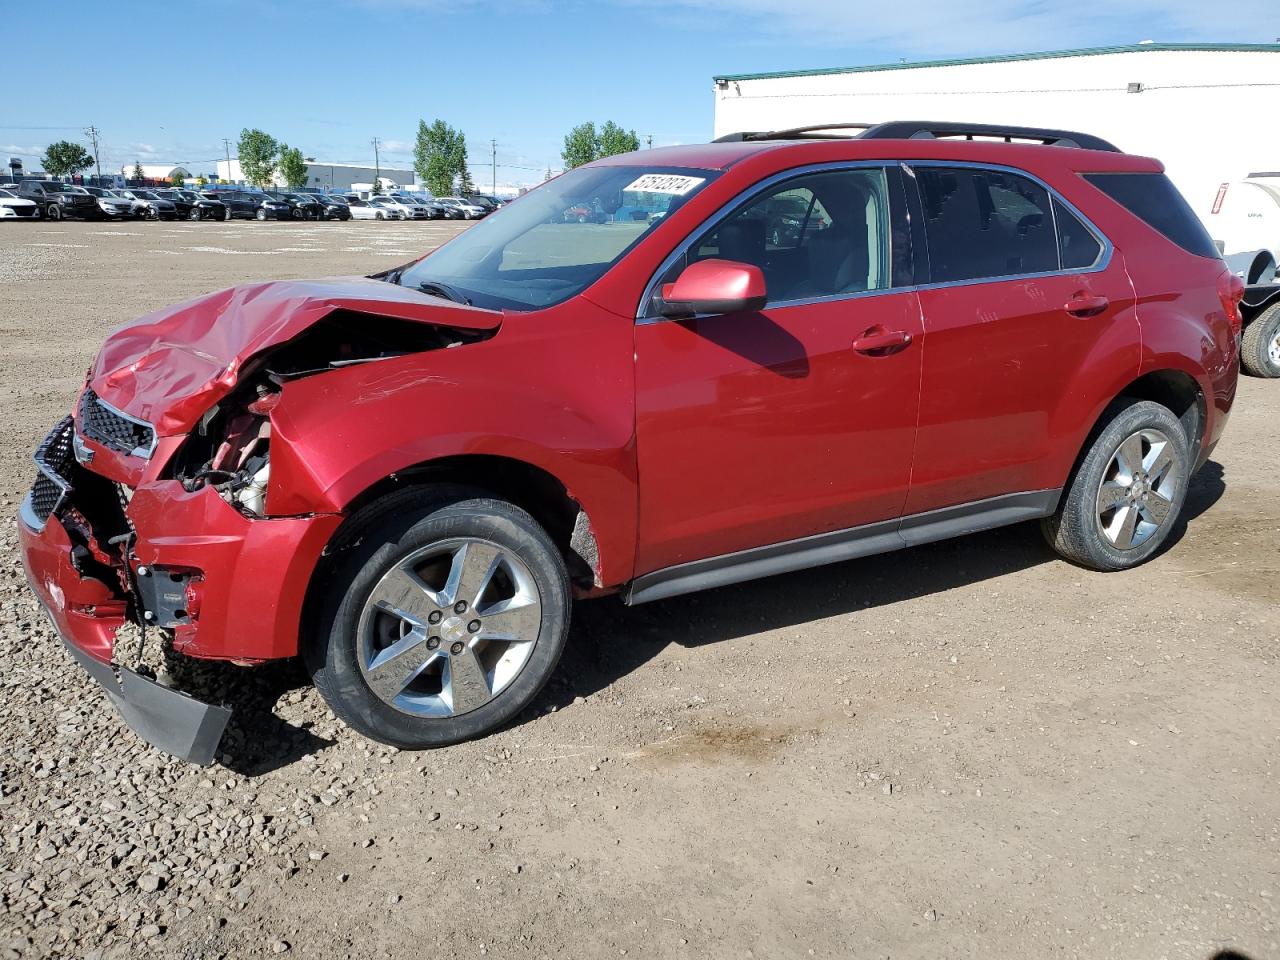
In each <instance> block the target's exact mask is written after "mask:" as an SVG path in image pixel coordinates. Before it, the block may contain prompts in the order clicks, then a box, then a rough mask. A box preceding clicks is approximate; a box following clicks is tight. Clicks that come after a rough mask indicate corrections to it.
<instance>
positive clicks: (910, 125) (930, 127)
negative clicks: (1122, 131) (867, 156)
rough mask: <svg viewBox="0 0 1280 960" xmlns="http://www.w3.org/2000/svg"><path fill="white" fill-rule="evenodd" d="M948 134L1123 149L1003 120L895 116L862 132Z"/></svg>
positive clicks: (902, 136)
mask: <svg viewBox="0 0 1280 960" xmlns="http://www.w3.org/2000/svg"><path fill="white" fill-rule="evenodd" d="M946 137H962V138H964V139H965V140H972V139H974V138H975V137H985V138H991V139H999V140H1004V141H1005V142H1006V143H1013V142H1014V141H1015V140H1030V141H1032V142H1034V143H1040V144H1043V145H1044V146H1047V147H1080V148H1081V149H1083V150H1105V151H1106V152H1107V153H1122V152H1123V151H1121V149H1120V148H1119V147H1117V146H1116V145H1115V144H1113V143H1110V142H1108V141H1106V140H1103V139H1102V138H1101V137H1095V136H1093V135H1092V134H1088V133H1075V132H1074V131H1071V130H1050V129H1048V128H1045V127H1009V126H1005V125H1004V124H1001V123H950V122H942V123H931V122H927V121H919V120H894V121H891V122H889V123H880V124H877V125H876V126H874V127H872V128H871V129H869V130H866V131H865V132H863V134H862V138H863V139H866V140H940V139H943V138H946Z"/></svg>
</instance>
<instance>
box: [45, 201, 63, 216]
mask: <svg viewBox="0 0 1280 960" xmlns="http://www.w3.org/2000/svg"><path fill="white" fill-rule="evenodd" d="M45 216H46V217H47V218H48V219H50V220H61V219H62V208H61V207H59V206H58V205H57V204H56V203H51V204H49V206H48V207H46V208H45Z"/></svg>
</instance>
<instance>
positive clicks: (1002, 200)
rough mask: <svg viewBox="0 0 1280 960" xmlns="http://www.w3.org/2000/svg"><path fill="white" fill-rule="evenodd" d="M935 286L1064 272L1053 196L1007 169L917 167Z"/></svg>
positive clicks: (1031, 181) (1034, 183) (917, 180)
mask: <svg viewBox="0 0 1280 960" xmlns="http://www.w3.org/2000/svg"><path fill="white" fill-rule="evenodd" d="M914 169H915V174H916V182H917V184H919V187H920V201H921V204H922V205H923V207H924V222H925V236H926V238H927V240H928V245H929V263H930V267H931V279H932V281H933V282H934V283H946V282H954V281H958V280H978V279H999V278H1000V277H1014V276H1020V275H1024V274H1033V273H1051V272H1053V271H1056V270H1058V269H1059V264H1058V238H1057V236H1056V235H1055V231H1054V220H1053V209H1052V207H1051V205H1050V200H1049V193H1048V191H1047V190H1045V189H1044V187H1042V186H1040V185H1039V184H1038V183H1036V182H1034V181H1033V180H1030V179H1028V178H1027V177H1022V176H1019V175H1018V174H1015V173H1009V172H1007V171H1003V170H988V169H977V168H973V169H971V168H965V167H916V168H914Z"/></svg>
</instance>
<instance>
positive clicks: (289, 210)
mask: <svg viewBox="0 0 1280 960" xmlns="http://www.w3.org/2000/svg"><path fill="white" fill-rule="evenodd" d="M254 217H255V218H257V219H258V220H292V219H294V213H293V205H292V204H291V203H289V201H287V200H280V199H277V198H276V197H272V196H270V195H268V194H265V193H264V194H260V195H258V207H257V210H256V211H255V212H254Z"/></svg>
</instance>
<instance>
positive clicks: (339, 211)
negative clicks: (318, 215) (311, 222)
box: [316, 193, 351, 220]
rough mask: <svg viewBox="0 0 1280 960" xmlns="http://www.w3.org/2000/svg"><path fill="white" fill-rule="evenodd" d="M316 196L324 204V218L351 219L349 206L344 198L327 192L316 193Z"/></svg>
mask: <svg viewBox="0 0 1280 960" xmlns="http://www.w3.org/2000/svg"><path fill="white" fill-rule="evenodd" d="M316 198H317V199H318V200H319V201H320V202H321V203H322V204H323V205H324V218H325V219H326V220H350V219H351V207H350V205H349V204H348V203H347V201H346V199H345V198H343V197H337V196H334V195H333V194H328V193H320V194H317V195H316Z"/></svg>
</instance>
